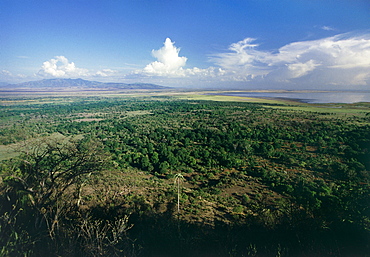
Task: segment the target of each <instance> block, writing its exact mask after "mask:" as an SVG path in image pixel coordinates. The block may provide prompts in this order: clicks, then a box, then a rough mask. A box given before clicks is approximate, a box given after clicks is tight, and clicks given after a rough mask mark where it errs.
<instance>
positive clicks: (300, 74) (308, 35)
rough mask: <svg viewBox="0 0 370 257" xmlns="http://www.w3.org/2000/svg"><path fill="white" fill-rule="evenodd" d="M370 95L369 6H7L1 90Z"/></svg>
mask: <svg viewBox="0 0 370 257" xmlns="http://www.w3.org/2000/svg"><path fill="white" fill-rule="evenodd" d="M50 78H82V79H87V80H93V81H102V82H123V83H133V82H142V83H155V84H159V85H163V86H172V87H190V88H215V89H219V88H224V89H331V90H332V89H340V90H342V89H356V90H358V89H364V90H369V89H370V1H369V0H325V1H322V0H310V1H307V0H280V1H276V0H212V1H211V0H197V1H194V0H182V1H177V0H172V1H170V0H156V1H154V0H121V1H119V0H73V1H69V0H0V82H7V83H20V82H25V81H31V80H41V79H50Z"/></svg>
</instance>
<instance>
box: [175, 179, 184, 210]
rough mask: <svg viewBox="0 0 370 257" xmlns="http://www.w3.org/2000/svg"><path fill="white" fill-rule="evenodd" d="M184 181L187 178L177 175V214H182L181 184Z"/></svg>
mask: <svg viewBox="0 0 370 257" xmlns="http://www.w3.org/2000/svg"><path fill="white" fill-rule="evenodd" d="M184 179H185V178H184V176H183V175H182V174H181V173H177V174H175V181H174V183H175V184H177V213H180V184H181V182H182V181H183V180H184Z"/></svg>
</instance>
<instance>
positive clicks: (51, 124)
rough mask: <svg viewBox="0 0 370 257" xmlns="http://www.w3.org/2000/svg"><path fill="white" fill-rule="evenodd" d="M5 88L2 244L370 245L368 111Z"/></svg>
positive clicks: (309, 248) (252, 252)
mask: <svg viewBox="0 0 370 257" xmlns="http://www.w3.org/2000/svg"><path fill="white" fill-rule="evenodd" d="M2 100H3V103H4V104H2V106H0V110H1V111H0V145H1V146H2V147H3V149H9V156H6V155H5V154H4V156H3V158H1V159H2V161H1V164H0V165H1V166H0V175H1V178H0V192H1V194H0V202H1V205H0V256H370V208H369V207H370V187H369V178H370V177H369V175H370V173H369V171H370V115H369V112H367V113H366V112H364V113H360V112H359V113H358V114H357V115H345V114H343V113H334V112H333V113H330V112H314V111H303V110H299V109H295V110H293V109H290V108H282V107H286V106H282V105H279V104H260V103H247V102H216V101H200V100H180V99H176V98H171V97H146V98H138V97H136V98H134V97H131V98H114V97H110V98H104V97H75V98H74V97H69V98H63V99H60V98H57V99H48V101H46V100H45V99H43V98H40V99H38V98H35V99H34V101H28V100H27V99H23V100H24V102H23V101H22V99H17V100H18V101H14V99H9V101H5V100H6V99H2ZM49 100H50V101H49ZM5 103H6V104H5ZM11 151H13V154H11V153H10V152H11ZM4 152H5V151H3V152H2V153H4Z"/></svg>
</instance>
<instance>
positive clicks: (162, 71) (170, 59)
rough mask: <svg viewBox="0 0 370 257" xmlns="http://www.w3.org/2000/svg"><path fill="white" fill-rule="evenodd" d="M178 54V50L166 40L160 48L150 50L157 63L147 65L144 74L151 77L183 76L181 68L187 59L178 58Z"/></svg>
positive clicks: (169, 40) (172, 43)
mask: <svg viewBox="0 0 370 257" xmlns="http://www.w3.org/2000/svg"><path fill="white" fill-rule="evenodd" d="M179 52H180V49H179V48H177V47H175V46H174V42H172V41H171V39H169V38H166V41H165V42H164V46H163V47H162V48H160V49H159V50H152V55H153V57H155V58H157V61H155V62H152V63H150V64H148V65H147V66H146V67H145V68H144V72H145V73H149V74H153V75H183V67H184V66H185V65H186V61H187V59H188V58H186V57H184V56H179Z"/></svg>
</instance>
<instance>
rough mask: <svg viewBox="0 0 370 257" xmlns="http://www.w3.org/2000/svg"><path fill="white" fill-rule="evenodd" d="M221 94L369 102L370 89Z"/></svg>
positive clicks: (327, 101) (309, 100)
mask: <svg viewBox="0 0 370 257" xmlns="http://www.w3.org/2000/svg"><path fill="white" fill-rule="evenodd" d="M222 95H229V96H240V97H257V98H283V99H293V100H298V101H300V102H305V103H358V102H370V91H263V92H261V91H259V92H256V91H250V92H245V91H244V92H232V93H231V92H230V93H222Z"/></svg>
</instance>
